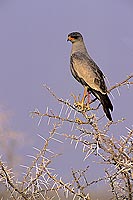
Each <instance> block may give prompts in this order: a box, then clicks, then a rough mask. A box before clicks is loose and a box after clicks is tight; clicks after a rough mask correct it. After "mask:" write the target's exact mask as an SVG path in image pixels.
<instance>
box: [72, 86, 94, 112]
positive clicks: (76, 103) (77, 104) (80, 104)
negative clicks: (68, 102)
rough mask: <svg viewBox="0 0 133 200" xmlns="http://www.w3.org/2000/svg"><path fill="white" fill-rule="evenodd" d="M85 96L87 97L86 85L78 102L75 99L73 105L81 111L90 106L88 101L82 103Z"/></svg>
mask: <svg viewBox="0 0 133 200" xmlns="http://www.w3.org/2000/svg"><path fill="white" fill-rule="evenodd" d="M86 97H87V87H85V88H84V94H83V97H82V99H81V101H78V102H76V101H75V103H74V105H75V106H76V107H77V108H79V109H80V110H82V111H86V110H89V109H90V106H89V104H88V103H87V104H84V101H85V98H86Z"/></svg>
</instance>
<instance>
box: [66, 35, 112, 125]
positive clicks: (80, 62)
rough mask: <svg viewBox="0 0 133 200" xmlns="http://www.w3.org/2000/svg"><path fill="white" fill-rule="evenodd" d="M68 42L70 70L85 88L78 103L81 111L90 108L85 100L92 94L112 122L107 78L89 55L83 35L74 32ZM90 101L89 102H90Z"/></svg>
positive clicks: (69, 36)
mask: <svg viewBox="0 0 133 200" xmlns="http://www.w3.org/2000/svg"><path fill="white" fill-rule="evenodd" d="M67 41H70V42H71V43H72V49H71V54H70V70H71V73H72V75H73V76H74V78H75V79H76V80H77V81H78V82H80V83H81V84H82V85H83V86H84V95H83V97H82V100H81V101H79V102H77V104H76V105H77V106H80V108H81V110H84V109H85V108H88V110H89V108H90V106H89V103H90V102H88V103H87V104H84V101H85V98H86V97H87V95H89V93H92V94H93V95H94V96H95V97H96V99H98V100H99V101H100V103H101V104H102V107H103V111H104V113H105V114H106V117H107V118H108V119H109V120H110V121H113V120H112V116H111V112H110V111H113V105H112V103H111V100H110V99H109V97H108V91H107V86H106V84H105V80H104V78H105V76H104V74H103V72H102V71H101V70H100V68H99V67H98V65H97V64H96V63H95V62H94V61H93V59H92V58H91V56H90V55H89V54H88V51H87V49H86V46H85V43H84V39H83V36H82V34H81V33H79V32H72V33H69V34H68V37H67ZM88 101H89V100H88Z"/></svg>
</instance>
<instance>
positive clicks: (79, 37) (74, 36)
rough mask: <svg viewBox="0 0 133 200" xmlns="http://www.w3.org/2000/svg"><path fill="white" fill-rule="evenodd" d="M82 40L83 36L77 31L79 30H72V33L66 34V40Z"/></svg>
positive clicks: (73, 41)
mask: <svg viewBox="0 0 133 200" xmlns="http://www.w3.org/2000/svg"><path fill="white" fill-rule="evenodd" d="M82 40H83V37H82V35H81V33H79V32H72V33H69V34H68V38H67V41H70V42H72V43H75V42H78V41H82Z"/></svg>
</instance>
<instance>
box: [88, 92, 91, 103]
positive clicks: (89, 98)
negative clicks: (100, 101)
mask: <svg viewBox="0 0 133 200" xmlns="http://www.w3.org/2000/svg"><path fill="white" fill-rule="evenodd" d="M90 102H91V93H90V91H88V103H89V104H90Z"/></svg>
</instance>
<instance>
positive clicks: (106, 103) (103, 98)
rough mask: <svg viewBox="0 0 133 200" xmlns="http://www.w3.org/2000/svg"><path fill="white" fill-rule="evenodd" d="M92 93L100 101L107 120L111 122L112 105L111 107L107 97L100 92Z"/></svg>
mask: <svg viewBox="0 0 133 200" xmlns="http://www.w3.org/2000/svg"><path fill="white" fill-rule="evenodd" d="M92 93H93V94H94V95H95V96H96V97H97V98H98V99H99V100H100V102H101V104H102V106H103V110H104V112H105V114H106V116H107V118H108V119H109V120H110V121H112V117H111V114H110V110H111V111H113V105H112V103H111V101H110V99H109V97H108V95H107V94H102V93H101V92H98V91H95V92H92Z"/></svg>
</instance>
